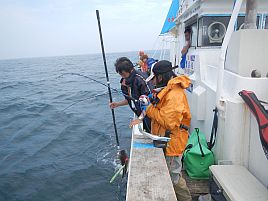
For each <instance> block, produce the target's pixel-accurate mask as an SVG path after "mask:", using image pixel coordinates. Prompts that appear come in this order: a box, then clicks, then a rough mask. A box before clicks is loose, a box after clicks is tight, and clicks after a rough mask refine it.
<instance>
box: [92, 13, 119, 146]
mask: <svg viewBox="0 0 268 201" xmlns="http://www.w3.org/2000/svg"><path fill="white" fill-rule="evenodd" d="M96 16H97V20H98V26H99V34H100V41H101V50H102V58H103V63H104V68H105V74H106V80H107V88H108V92H109V97H110V103H112V102H113V98H112V93H111V88H110V80H109V74H108V70H107V64H106V57H105V51H104V45H103V38H102V32H101V24H100V14H99V10H96ZM112 117H113V124H114V132H115V137H116V144H117V148H118V149H120V145H119V138H118V133H117V128H116V124H115V115H114V109H112Z"/></svg>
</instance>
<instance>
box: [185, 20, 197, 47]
mask: <svg viewBox="0 0 268 201" xmlns="http://www.w3.org/2000/svg"><path fill="white" fill-rule="evenodd" d="M187 27H190V28H191V30H192V35H191V47H196V46H197V22H196V23H194V24H191V25H190V26H187Z"/></svg>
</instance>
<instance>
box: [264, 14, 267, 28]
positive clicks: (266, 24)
mask: <svg viewBox="0 0 268 201" xmlns="http://www.w3.org/2000/svg"><path fill="white" fill-rule="evenodd" d="M264 28H265V29H268V16H266V17H265V26H264Z"/></svg>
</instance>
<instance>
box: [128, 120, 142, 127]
mask: <svg viewBox="0 0 268 201" xmlns="http://www.w3.org/2000/svg"><path fill="white" fill-rule="evenodd" d="M141 122H142V120H140V119H134V120H132V121H131V122H130V124H129V128H132V127H133V126H135V125H137V124H140V123H141Z"/></svg>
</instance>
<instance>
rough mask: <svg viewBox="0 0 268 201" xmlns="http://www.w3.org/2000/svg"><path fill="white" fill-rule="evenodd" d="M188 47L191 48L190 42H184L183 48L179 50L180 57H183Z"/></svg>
mask: <svg viewBox="0 0 268 201" xmlns="http://www.w3.org/2000/svg"><path fill="white" fill-rule="evenodd" d="M190 47H191V42H190V41H186V44H185V46H184V47H183V48H182V50H181V54H182V55H185V54H186V53H187V51H188V49H189V48H190Z"/></svg>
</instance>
